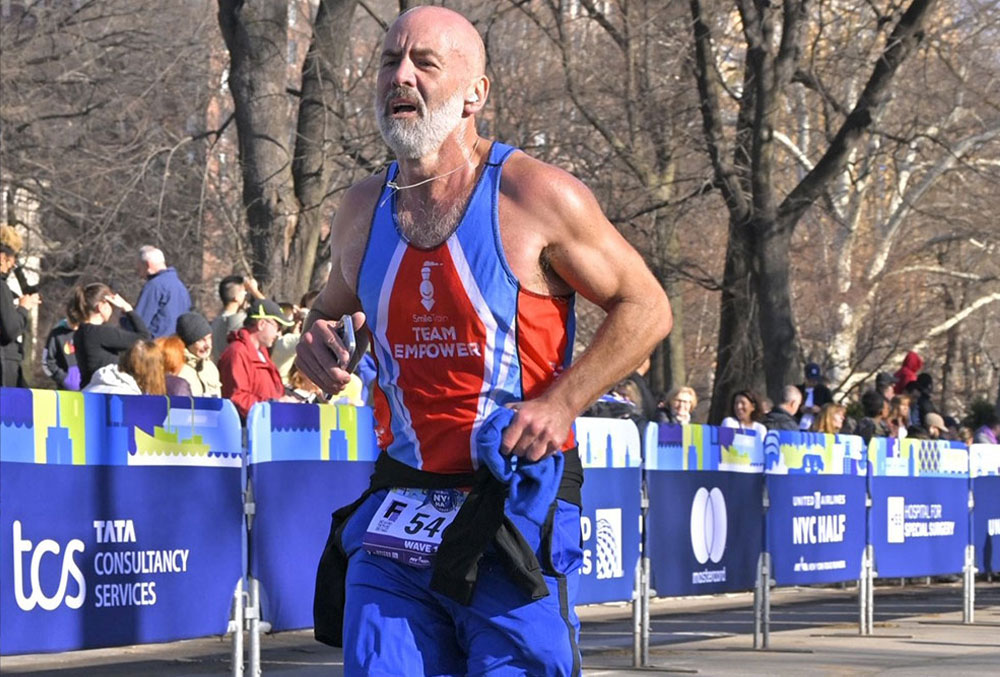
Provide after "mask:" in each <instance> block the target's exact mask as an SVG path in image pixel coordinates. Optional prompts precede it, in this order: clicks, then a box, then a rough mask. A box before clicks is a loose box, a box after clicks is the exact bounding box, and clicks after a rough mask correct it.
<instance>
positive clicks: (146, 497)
mask: <svg viewBox="0 0 1000 677" xmlns="http://www.w3.org/2000/svg"><path fill="white" fill-rule="evenodd" d="M576 437H577V439H578V441H579V444H580V455H581V459H582V461H583V465H584V467H585V468H586V477H585V482H584V487H583V503H584V505H583V511H582V518H581V528H582V536H583V542H582V549H583V552H582V562H583V564H582V569H581V578H580V586H579V595H578V602H579V603H580V604H589V603H599V602H627V601H634V600H637V599H642V598H643V597H644V596H645V595H646V594H649V592H650V591H649V590H648V588H644V582H645V581H646V578H645V576H644V575H639V576H637V572H641V571H642V570H643V569H642V566H640V563H641V562H643V561H645V562H648V565H649V568H650V570H651V577H650V579H651V580H650V582H651V585H652V588H653V589H655V594H657V595H660V596H672V595H692V594H694V595H703V594H712V593H718V592H725V591H735V590H748V589H753V588H755V586H758V585H759V581H760V572H761V566H762V562H764V561H765V559H763V558H765V557H766V561H767V562H768V566H769V567H770V569H769V570H770V574H769V576H768V580H769V581H770V580H772V579H773V582H774V583H776V584H777V585H800V584H813V583H831V582H839V581H849V580H857V579H859V578H862V577H863V576H864V574H865V571H866V568H865V567H866V565H867V564H868V563H870V564H871V565H872V569H873V571H872V574H873V575H875V574H876V572H877V575H878V576H883V577H885V576H922V575H937V574H952V573H958V572H962V571H963V570H964V571H966V572H967V573H968V572H969V571H970V570H971V565H970V561H972V560H971V559H970V558H973V557H974V562H975V563H976V566H977V567H978V569H979V570H980V571H986V572H995V571H997V570H998V568H1000V566H998V565H1000V554H998V553H997V545H1000V543H998V542H997V539H998V538H1000V446H997V445H973V446H972V447H971V448H969V447H965V446H964V445H962V444H959V443H955V442H947V441H928V440H909V441H907V440H904V441H902V442H898V441H896V440H889V439H878V438H876V439H875V440H873V442H872V443H871V445H869V446H868V447H866V446H865V445H864V444H863V442H862V441H861V439H860V438H857V437H853V436H846V435H825V434H818V433H799V432H785V431H781V432H777V431H772V432H770V433H769V434H768V435H767V436H766V438H764V439H761V438H760V437H758V436H757V435H756V434H755V433H754V432H752V431H744V430H740V429H734V428H717V427H713V426H706V425H684V426H681V425H675V424H651V425H649V426H648V427H646V428H645V429H644V430H640V429H639V428H638V427H636V425H635V424H634V423H632V422H631V421H628V420H612V419H587V418H582V419H579V420H578V421H577V423H576ZM246 440H247V442H246V449H244V446H243V430H242V429H241V423H240V419H239V417H238V415H237V414H236V411H235V409H234V408H233V406H232V404H231V403H230V402H228V401H226V400H221V399H199V398H195V399H192V398H186V397H181V398H177V397H173V398H166V397H148V396H118V395H98V394H90V393H82V394H81V393H74V392H65V391H64V392H55V391H31V390H21V389H0V464H2V471H0V506H2V508H0V653H2V654H4V655H9V654H18V653H30V652H43V651H61V650H70V649H82V648H97V647H108V646H117V645H123V644H134V643H147V642H162V641H171V640H176V639H182V638H191V637H198V636H205V635H213V634H222V633H225V632H226V631H227V628H231V624H230V622H229V621H230V617H231V614H232V613H233V609H232V608H231V607H233V599H234V590H237V589H244V588H245V585H246V583H247V582H248V581H249V580H252V581H254V582H255V585H259V590H260V593H259V599H260V608H259V617H260V618H261V619H263V620H264V621H266V622H267V623H268V624H270V628H271V629H273V630H285V629H292V628H303V627H309V626H310V625H311V624H312V590H313V583H314V580H313V571H314V563H315V561H316V560H317V558H318V555H319V552H320V551H321V549H322V547H323V544H324V542H325V539H326V536H327V532H328V527H329V524H328V522H327V521H326V516H327V515H329V514H330V513H331V512H332V511H333V510H334V509H335V508H337V507H339V506H340V505H342V504H344V503H347V502H349V501H351V500H353V499H354V498H355V497H356V496H357V495H358V494H359V493H360V492H361V491H362V490H363V489H364V487H365V486H366V485H367V481H368V476H369V474H370V472H371V468H372V464H373V462H374V459H375V457H376V454H377V447H376V444H375V439H374V433H373V421H372V413H371V411H370V410H369V409H366V408H356V407H353V406H347V405H338V406H332V405H314V404H285V403H277V402H274V403H262V404H258V405H255V407H254V408H253V409H252V410H251V412H250V416H249V418H248V423H247V430H246ZM869 496H870V497H871V505H870V506H867V505H866V501H867V499H868V497H869ZM644 500H645V501H647V502H648V503H647V507H646V509H645V511H644V510H643V501H644ZM244 512H246V515H247V518H246V519H244ZM866 553H867V554H866ZM641 557H642V558H644V560H643V559H641ZM248 577H249V578H248ZM255 589H256V588H255ZM236 598H237V599H239V600H243V599H244V597H243V596H242V595H237V596H236ZM239 603H242V601H241V602H239ZM239 603H238V604H239ZM254 617H256V615H254ZM236 618H239V615H237V616H236Z"/></svg>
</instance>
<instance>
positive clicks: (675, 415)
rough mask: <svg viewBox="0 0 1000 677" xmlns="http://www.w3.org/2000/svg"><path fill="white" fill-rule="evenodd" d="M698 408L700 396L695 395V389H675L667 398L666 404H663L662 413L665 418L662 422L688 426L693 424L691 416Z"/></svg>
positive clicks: (685, 387) (687, 387)
mask: <svg viewBox="0 0 1000 677" xmlns="http://www.w3.org/2000/svg"><path fill="white" fill-rule="evenodd" d="M697 406H698V394H697V393H695V391H694V388H692V387H690V386H681V387H680V388H674V389H673V390H672V391H670V394H669V395H668V396H667V398H666V402H664V403H663V406H662V409H661V411H663V414H664V416H663V418H662V420H665V421H669V422H670V423H679V424H681V425H687V424H689V423H691V414H692V412H694V408H695V407H697Z"/></svg>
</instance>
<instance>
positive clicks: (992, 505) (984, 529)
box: [969, 444, 1000, 574]
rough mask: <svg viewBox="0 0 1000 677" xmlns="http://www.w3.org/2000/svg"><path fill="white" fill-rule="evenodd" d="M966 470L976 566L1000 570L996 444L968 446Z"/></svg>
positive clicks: (999, 470) (998, 456)
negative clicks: (972, 505) (971, 498)
mask: <svg viewBox="0 0 1000 677" xmlns="http://www.w3.org/2000/svg"><path fill="white" fill-rule="evenodd" d="M969 471H970V474H971V475H972V493H973V495H974V496H975V509H974V510H973V520H972V534H971V542H972V545H974V546H975V548H976V568H977V569H979V571H981V572H984V573H989V574H995V573H998V572H1000V445H996V444H973V445H972V446H971V447H969Z"/></svg>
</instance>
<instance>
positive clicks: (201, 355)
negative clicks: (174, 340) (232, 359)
mask: <svg viewBox="0 0 1000 677" xmlns="http://www.w3.org/2000/svg"><path fill="white" fill-rule="evenodd" d="M188 350H190V351H191V354H192V355H194V356H195V357H197V358H198V359H199V360H204V359H206V358H207V357H208V356H209V355H211V354H212V335H211V334H209V335H208V336H206V337H205V338H200V339H198V340H197V341H195V342H194V343H192V344H191V345H190V346H188Z"/></svg>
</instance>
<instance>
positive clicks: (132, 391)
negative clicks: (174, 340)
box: [84, 339, 167, 395]
mask: <svg viewBox="0 0 1000 677" xmlns="http://www.w3.org/2000/svg"><path fill="white" fill-rule="evenodd" d="M84 391H86V392H89V393H109V394H115V395H166V394H167V387H166V379H165V376H164V368H163V351H161V350H160V347H159V346H158V345H156V343H154V342H153V341H150V340H148V339H142V340H139V341H136V342H135V343H133V344H132V345H131V346H130V347H129V348H128V349H126V350H125V351H123V352H122V354H121V356H120V357H119V358H118V362H117V363H112V364H106V365H104V366H102V367H101V368H100V369H98V370H97V371H96V372H94V375H93V378H92V379H90V382H89V383H88V384H87V386H86V387H85V388H84Z"/></svg>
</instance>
